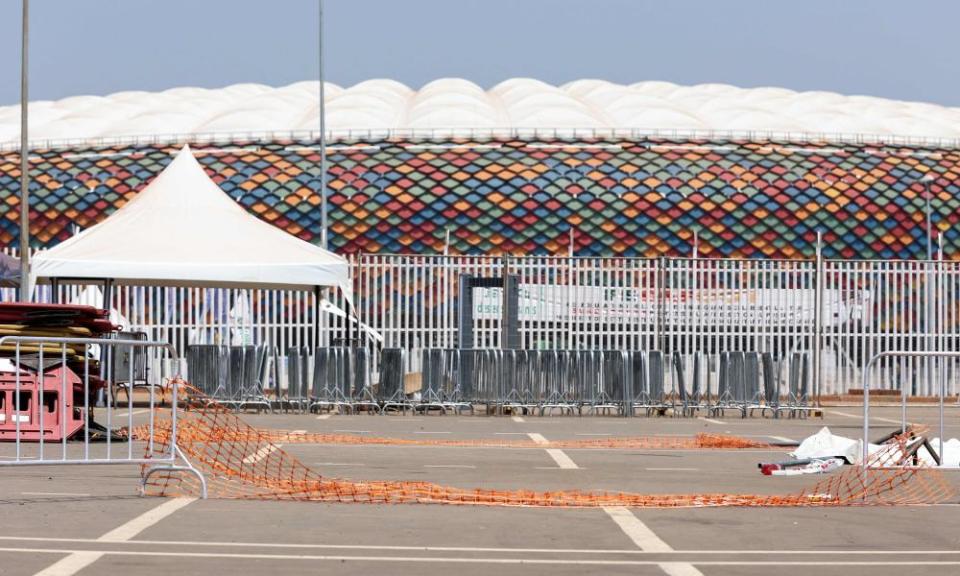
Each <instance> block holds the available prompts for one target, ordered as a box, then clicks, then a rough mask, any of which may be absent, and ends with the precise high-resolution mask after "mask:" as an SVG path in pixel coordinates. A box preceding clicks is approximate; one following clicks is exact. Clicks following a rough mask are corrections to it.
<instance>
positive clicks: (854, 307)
mask: <svg viewBox="0 0 960 576" xmlns="http://www.w3.org/2000/svg"><path fill="white" fill-rule="evenodd" d="M958 279H960V268H958V264H957V263H956V262H940V261H863V262H847V261H829V262H827V263H826V265H825V271H824V276H823V281H824V286H825V291H827V292H831V291H832V292H833V293H836V294H838V295H839V298H838V301H837V302H836V303H835V305H834V306H833V307H832V308H831V309H826V308H825V313H826V316H828V317H831V318H832V319H833V320H834V321H833V322H828V323H826V324H825V329H824V333H823V335H822V346H823V350H824V367H823V374H822V381H823V387H824V392H825V393H842V392H844V391H847V390H849V389H851V388H860V377H861V370H862V368H863V366H864V364H865V363H866V362H867V360H869V358H871V357H872V356H874V355H875V354H878V353H881V352H886V351H891V350H899V351H912V352H932V351H950V350H957V344H958V320H960V314H958V313H960V310H958V301H960V282H958ZM872 378H873V380H872V381H873V385H872V388H874V389H878V390H897V391H900V392H901V393H904V394H906V395H911V396H913V395H915V396H934V395H937V394H938V393H939V390H940V382H941V380H942V381H943V384H944V389H945V391H946V393H947V394H949V395H953V394H956V393H957V392H958V390H960V387H958V382H957V379H958V376H957V365H956V361H955V360H953V359H943V358H935V357H932V358H930V357H885V358H882V359H881V360H880V361H879V362H878V363H877V366H876V368H875V372H874V374H873V375H872Z"/></svg>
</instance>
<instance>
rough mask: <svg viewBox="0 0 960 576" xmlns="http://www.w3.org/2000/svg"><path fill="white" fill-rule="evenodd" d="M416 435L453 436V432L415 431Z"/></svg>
mask: <svg viewBox="0 0 960 576" xmlns="http://www.w3.org/2000/svg"><path fill="white" fill-rule="evenodd" d="M414 434H453V432H445V431H439V432H436V431H433V430H416V431H414Z"/></svg>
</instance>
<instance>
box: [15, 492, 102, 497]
mask: <svg viewBox="0 0 960 576" xmlns="http://www.w3.org/2000/svg"><path fill="white" fill-rule="evenodd" d="M21 494H23V495H24V496H67V497H70V496H72V497H74V498H86V497H89V496H90V494H79V493H77V492H21Z"/></svg>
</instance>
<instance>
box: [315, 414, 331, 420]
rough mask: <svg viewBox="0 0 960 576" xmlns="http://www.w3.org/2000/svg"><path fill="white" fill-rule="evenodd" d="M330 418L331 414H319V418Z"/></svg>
mask: <svg viewBox="0 0 960 576" xmlns="http://www.w3.org/2000/svg"><path fill="white" fill-rule="evenodd" d="M329 418H330V414H321V415H319V416H317V420H327V419H329Z"/></svg>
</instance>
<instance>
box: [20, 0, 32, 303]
mask: <svg viewBox="0 0 960 576" xmlns="http://www.w3.org/2000/svg"><path fill="white" fill-rule="evenodd" d="M22 6H23V13H22V20H21V45H20V301H21V302H27V301H29V300H30V293H31V287H30V147H29V146H28V142H29V139H28V134H27V114H28V110H29V108H30V105H29V83H28V79H29V78H28V73H27V63H28V54H27V47H28V46H29V42H28V40H29V38H28V34H29V29H30V26H29V24H30V0H22Z"/></svg>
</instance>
